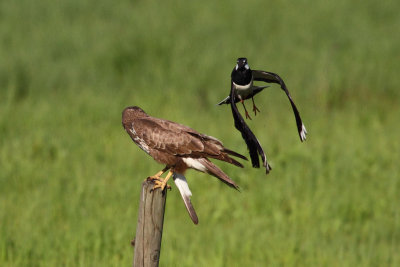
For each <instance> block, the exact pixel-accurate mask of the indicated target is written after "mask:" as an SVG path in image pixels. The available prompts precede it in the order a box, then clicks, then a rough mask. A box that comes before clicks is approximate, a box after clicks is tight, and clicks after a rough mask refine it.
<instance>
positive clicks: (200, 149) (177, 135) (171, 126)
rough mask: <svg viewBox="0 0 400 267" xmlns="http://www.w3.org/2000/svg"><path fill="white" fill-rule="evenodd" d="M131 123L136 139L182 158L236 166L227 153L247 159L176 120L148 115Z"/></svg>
mask: <svg viewBox="0 0 400 267" xmlns="http://www.w3.org/2000/svg"><path fill="white" fill-rule="evenodd" d="M133 124H134V125H133V128H134V130H135V132H136V134H137V135H138V136H139V138H141V139H142V140H143V141H144V142H145V143H146V145H147V146H149V147H151V148H153V149H157V150H159V151H163V152H166V153H169V154H172V155H177V156H181V157H193V158H200V157H210V158H215V159H218V160H222V161H225V162H228V163H231V164H233V165H236V166H239V167H243V165H242V164H241V163H239V162H238V161H236V160H235V159H233V158H231V157H229V155H232V156H235V157H239V158H242V159H246V157H244V156H242V155H240V154H238V153H236V152H234V151H231V150H229V149H227V148H225V147H224V146H223V145H222V143H221V142H220V141H219V140H218V139H216V138H214V137H212V136H208V135H204V134H201V133H199V132H197V131H195V130H193V129H192V128H190V127H187V126H185V125H182V124H179V123H176V122H172V121H168V120H163V119H159V118H153V117H150V116H149V117H144V118H139V119H136V120H135V121H134V123H133Z"/></svg>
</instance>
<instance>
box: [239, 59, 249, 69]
mask: <svg viewBox="0 0 400 267" xmlns="http://www.w3.org/2000/svg"><path fill="white" fill-rule="evenodd" d="M236 63H237V64H236V70H238V69H243V68H244V69H249V65H248V64H247V58H245V57H240V58H238V59H237V61H236Z"/></svg>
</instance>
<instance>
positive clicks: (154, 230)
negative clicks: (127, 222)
mask: <svg viewBox="0 0 400 267" xmlns="http://www.w3.org/2000/svg"><path fill="white" fill-rule="evenodd" d="M153 186H154V183H153V182H152V181H149V180H145V181H144V182H143V183H142V193H141V194H140V204H139V214H138V222H137V226H136V237H135V241H134V246H135V249H134V256H133V266H134V267H150V266H151V267H153V266H158V262H159V260H160V252H161V238H162V232H163V224H164V211H165V200H166V198H167V190H164V191H161V190H160V189H159V188H158V189H156V190H154V191H153V190H152V189H153Z"/></svg>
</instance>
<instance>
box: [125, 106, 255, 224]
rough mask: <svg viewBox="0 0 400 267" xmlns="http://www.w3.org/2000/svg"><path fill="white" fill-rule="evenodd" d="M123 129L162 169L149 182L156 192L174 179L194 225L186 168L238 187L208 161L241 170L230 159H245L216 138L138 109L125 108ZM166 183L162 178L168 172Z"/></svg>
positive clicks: (240, 165) (239, 165)
mask: <svg viewBox="0 0 400 267" xmlns="http://www.w3.org/2000/svg"><path fill="white" fill-rule="evenodd" d="M122 125H123V127H124V129H125V130H126V132H127V133H128V134H129V136H130V137H131V138H132V140H133V141H134V142H135V143H136V144H137V145H138V146H139V147H140V148H141V149H142V150H144V151H145V152H146V153H147V154H149V155H150V156H151V157H152V158H153V159H154V160H156V161H157V162H159V163H161V164H164V165H166V166H165V168H164V169H163V170H161V171H159V172H158V173H156V174H155V175H152V176H150V177H149V178H150V179H152V180H154V182H155V186H154V189H155V188H161V190H164V188H165V186H166V185H167V181H168V179H169V178H171V176H173V177H174V180H175V184H176V185H177V187H178V189H179V191H180V193H181V195H182V198H183V200H184V202H185V205H186V208H187V210H188V212H189V215H190V217H191V218H192V220H193V222H194V223H196V224H197V222H198V219H197V215H196V213H195V212H194V209H193V207H192V206H191V203H190V196H191V192H190V190H189V187H188V185H187V181H186V179H185V177H184V174H185V171H186V170H187V169H189V168H191V169H195V170H198V171H201V172H205V173H208V174H210V175H212V176H215V177H217V178H218V179H220V180H221V181H222V182H224V183H226V184H227V185H229V186H231V187H233V188H236V189H238V186H237V185H236V184H235V182H234V181H232V180H231V179H230V178H229V177H228V175H226V174H225V173H224V172H223V171H222V170H221V169H220V168H218V167H217V166H216V165H215V164H214V163H212V162H211V161H210V160H209V158H212V159H218V160H221V161H225V162H228V163H231V164H233V165H235V166H238V167H241V168H243V165H242V164H241V163H240V162H238V161H236V160H235V159H233V158H232V157H230V156H235V157H238V158H241V159H245V160H247V158H246V157H245V156H242V155H241V154H239V153H236V152H234V151H232V150H229V149H227V148H225V147H224V146H223V145H222V143H221V141H219V140H218V139H216V138H215V137H212V136H208V135H205V134H201V133H199V132H197V131H195V130H193V129H192V128H189V127H187V126H185V125H182V124H179V123H176V122H172V121H169V120H164V119H159V118H154V117H151V116H149V115H147V114H146V113H145V112H144V111H143V110H142V109H141V108H139V107H136V106H134V107H127V108H125V109H124V111H123V112H122ZM168 170H169V172H168V174H167V176H166V177H165V179H162V178H161V175H162V174H163V173H165V172H166V171H168Z"/></svg>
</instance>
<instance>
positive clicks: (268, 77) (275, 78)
mask: <svg viewBox="0 0 400 267" xmlns="http://www.w3.org/2000/svg"><path fill="white" fill-rule="evenodd" d="M252 72H253V79H254V81H263V82H267V83H277V84H279V85H280V86H281V88H282V90H283V91H285V93H286V95H287V97H288V98H289V101H290V104H291V105H292V109H293V112H294V116H295V118H296V125H297V131H298V132H299V136H300V140H301V141H302V142H303V141H304V140H306V135H307V130H306V127H305V126H304V124H303V122H302V121H301V118H300V113H299V111H298V110H297V108H296V105H295V104H294V102H293V100H292V97H291V96H290V93H289V90H288V89H287V87H286V85H285V82H284V81H283V80H282V78H281V77H279V75H278V74H275V73H272V72H268V71H263V70H253V71H252Z"/></svg>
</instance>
